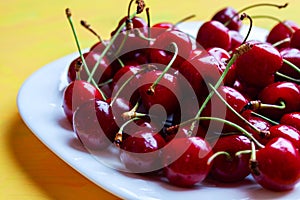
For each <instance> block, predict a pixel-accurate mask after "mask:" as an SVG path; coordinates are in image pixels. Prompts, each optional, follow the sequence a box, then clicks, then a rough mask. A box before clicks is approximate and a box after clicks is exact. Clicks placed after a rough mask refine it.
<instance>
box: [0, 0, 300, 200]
mask: <svg viewBox="0 0 300 200" xmlns="http://www.w3.org/2000/svg"><path fill="white" fill-rule="evenodd" d="M145 1H146V3H147V5H148V6H149V7H150V11H151V14H152V16H151V18H152V22H153V23H156V22H159V21H170V22H176V21H178V20H179V19H182V18H183V17H185V16H188V15H190V14H196V15H197V17H196V18H195V19H194V20H209V19H210V18H211V17H212V15H213V13H214V12H216V11H218V10H219V9H221V8H223V7H225V6H227V5H231V6H233V7H235V8H236V9H240V8H242V7H244V6H245V5H250V4H252V3H257V2H273V3H285V1H277V0H272V1H270V0H265V1H263V0H261V1H257V0H255V1H245V0H244V1H242V0H232V1H220V0H186V1H174V0H145ZM128 2H129V0H106V1H105V0H85V1H82V0H72V1H71V0H55V1H50V0H43V1H37V0H9V1H4V0H2V1H0V10H1V12H0V36H1V37H0V45H1V46H0V52H1V53H0V58H1V59H0V97H1V102H0V199H22V200H23V199H30V200H35V199H118V198H117V197H115V196H114V195H112V194H110V193H108V192H106V191H104V190H103V189H101V188H100V187H98V186H96V185H94V184H93V183H91V182H90V181H89V180H87V179H86V178H84V177H83V176H81V175H80V174H79V173H77V172H76V171H75V170H73V169H72V168H71V167H69V166H68V165H67V164H65V163H64V162H63V161H62V160H60V159H59V158H58V157H56V156H55V155H54V154H53V153H52V152H51V151H50V150H48V149H47V148H46V147H45V146H44V145H43V144H42V143H41V142H40V141H39V140H38V139H37V138H36V137H35V136H34V135H33V134H32V133H31V131H30V130H29V129H28V128H27V127H26V126H25V124H24V123H23V122H22V119H21V118H20V117H19V114H18V111H17V106H16V97H17V93H18V90H19V88H20V87H21V85H22V83H23V82H24V81H25V80H26V78H28V77H29V76H30V75H31V74H32V73H33V72H34V71H36V70H37V69H39V68H41V67H42V66H43V65H45V64H47V63H49V62H51V61H53V60H55V59H58V58H60V57H62V56H65V55H67V54H69V53H72V52H75V51H76V46H75V43H74V40H73V36H72V33H71V29H70V27H69V24H68V22H67V20H66V18H65V14H64V10H65V8H66V7H70V8H71V10H72V13H73V20H74V22H75V26H76V29H77V30H78V35H79V38H80V43H81V45H82V47H83V48H86V47H89V46H91V45H92V44H93V43H95V42H96V41H97V39H96V38H95V37H93V36H92V35H91V34H90V33H88V32H87V31H86V30H84V29H83V28H81V27H80V25H79V21H80V20H81V19H84V20H87V21H88V23H90V24H91V25H92V27H93V28H94V29H95V30H97V31H98V32H99V34H101V35H102V37H103V38H108V36H109V33H110V31H111V30H113V29H114V28H115V26H116V24H117V22H118V20H119V19H120V18H121V17H123V16H124V15H125V14H126V10H127V4H128ZM179 2H180V3H179ZM289 3H290V6H289V7H288V8H286V9H285V10H277V9H274V8H257V9H255V10H252V11H251V12H250V11H249V12H248V13H249V14H267V15H272V16H276V17H278V18H280V19H290V20H293V21H295V22H297V23H298V24H300V17H299V8H300V1H296V0H289ZM142 16H145V15H142ZM274 24H275V22H272V21H269V20H261V19H260V20H258V19H257V20H255V25H256V26H261V27H264V28H268V29H269V28H271V27H272V26H273V25H274ZM41 81H43V80H41Z"/></svg>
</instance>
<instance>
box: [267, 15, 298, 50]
mask: <svg viewBox="0 0 300 200" xmlns="http://www.w3.org/2000/svg"><path fill="white" fill-rule="evenodd" d="M287 26H288V27H290V28H291V29H292V30H294V31H295V30H298V29H299V26H298V25H297V24H296V23H295V22H292V21H289V20H287V21H284V22H283V23H282V22H281V23H278V24H277V25H276V26H274V27H273V28H272V30H271V31H270V33H269V35H268V37H267V42H269V43H271V44H275V43H276V42H279V41H281V40H284V39H286V38H290V37H291V36H292V34H293V32H292V30H290V29H289V28H288V27H287ZM289 46H290V42H285V43H283V44H281V45H279V46H277V48H278V49H281V48H285V47H289Z"/></svg>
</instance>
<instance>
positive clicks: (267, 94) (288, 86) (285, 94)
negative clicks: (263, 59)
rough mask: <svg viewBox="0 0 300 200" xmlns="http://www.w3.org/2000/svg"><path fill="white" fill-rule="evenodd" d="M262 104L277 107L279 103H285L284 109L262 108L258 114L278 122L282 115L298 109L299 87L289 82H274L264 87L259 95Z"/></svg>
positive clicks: (299, 106) (299, 105) (299, 102)
mask: <svg viewBox="0 0 300 200" xmlns="http://www.w3.org/2000/svg"><path fill="white" fill-rule="evenodd" d="M259 99H260V100H261V102H262V103H266V104H273V105H279V104H280V102H281V101H283V102H284V103H285V106H286V107H285V108H284V109H274V108H263V109H261V110H260V112H261V113H262V114H263V115H265V116H267V117H269V118H271V119H275V120H279V119H280V118H281V117H282V115H284V114H286V113H290V112H294V111H298V110H299V108H300V89H299V86H298V85H297V84H295V83H291V82H276V83H273V84H271V85H268V86H267V87H265V88H264V89H263V90H262V91H261V92H260V94H259Z"/></svg>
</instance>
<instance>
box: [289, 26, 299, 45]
mask: <svg viewBox="0 0 300 200" xmlns="http://www.w3.org/2000/svg"><path fill="white" fill-rule="evenodd" d="M290 46H291V47H292V48H296V49H300V29H298V30H296V31H295V33H294V34H293V35H292V37H291V45H290Z"/></svg>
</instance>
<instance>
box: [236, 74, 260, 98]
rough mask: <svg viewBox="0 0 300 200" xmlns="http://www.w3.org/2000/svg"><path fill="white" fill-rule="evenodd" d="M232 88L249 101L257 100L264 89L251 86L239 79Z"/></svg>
mask: <svg viewBox="0 0 300 200" xmlns="http://www.w3.org/2000/svg"><path fill="white" fill-rule="evenodd" d="M232 87H233V88H234V89H236V90H237V91H239V92H240V93H242V94H243V95H244V96H245V98H247V99H248V100H251V99H257V98H258V94H259V92H260V91H261V90H262V89H263V88H260V87H254V86H249V85H247V84H246V83H244V82H243V81H241V80H238V79H237V80H235V82H234V84H233V86H232Z"/></svg>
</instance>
